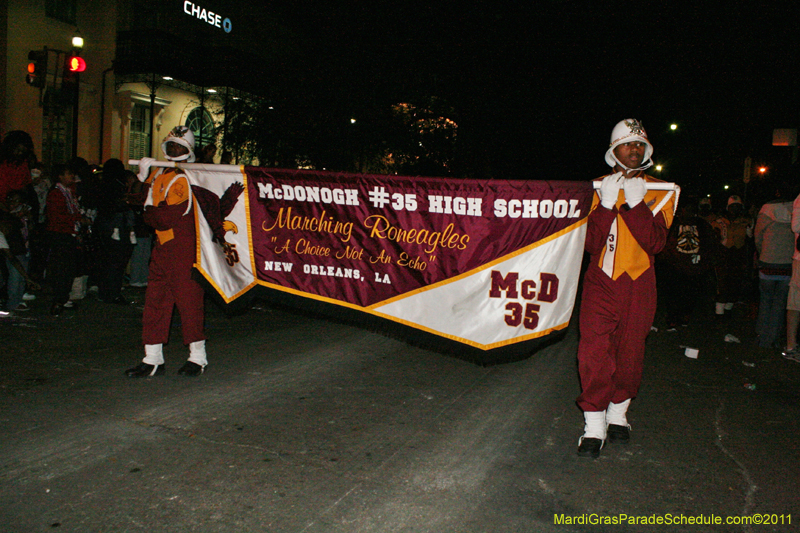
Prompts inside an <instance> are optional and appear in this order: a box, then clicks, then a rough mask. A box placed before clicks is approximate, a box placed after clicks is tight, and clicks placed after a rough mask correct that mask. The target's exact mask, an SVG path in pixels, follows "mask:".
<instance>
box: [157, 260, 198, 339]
mask: <svg viewBox="0 0 800 533" xmlns="http://www.w3.org/2000/svg"><path fill="white" fill-rule="evenodd" d="M156 252H157V250H154V254H155V253H156ZM166 259H168V257H161V258H159V257H157V256H154V257H153V259H152V261H150V274H149V276H148V278H147V291H146V292H145V301H144V314H143V316H142V340H143V341H144V343H145V344H166V342H167V341H168V340H169V328H170V323H171V321H172V311H173V309H174V308H175V307H176V306H177V308H178V312H179V313H180V316H181V331H182V333H183V343H184V344H190V343H192V342H196V341H202V340H205V338H206V337H205V334H204V333H203V318H204V309H203V288H202V287H201V286H200V284H199V283H197V282H196V281H194V280H193V279H192V266H191V263H188V264H186V263H185V262H184V264H177V265H176V264H175V263H174V262H168V261H166ZM165 263H166V264H165Z"/></svg>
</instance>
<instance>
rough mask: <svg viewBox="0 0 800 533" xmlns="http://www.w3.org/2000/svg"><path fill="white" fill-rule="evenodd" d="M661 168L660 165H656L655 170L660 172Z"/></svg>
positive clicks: (662, 168)
mask: <svg viewBox="0 0 800 533" xmlns="http://www.w3.org/2000/svg"><path fill="white" fill-rule="evenodd" d="M662 170H664V167H663V166H662V165H656V172H661V171H662Z"/></svg>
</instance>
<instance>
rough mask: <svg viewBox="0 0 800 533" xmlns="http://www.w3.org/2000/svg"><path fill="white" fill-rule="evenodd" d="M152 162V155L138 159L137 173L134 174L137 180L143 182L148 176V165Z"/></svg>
mask: <svg viewBox="0 0 800 533" xmlns="http://www.w3.org/2000/svg"><path fill="white" fill-rule="evenodd" d="M154 162H155V159H153V158H152V157H143V158H141V159H140V160H139V173H138V174H137V175H136V177H137V178H139V181H141V182H142V183H144V181H145V180H146V179H147V178H148V176H150V167H151V166H152V164H153V163H154Z"/></svg>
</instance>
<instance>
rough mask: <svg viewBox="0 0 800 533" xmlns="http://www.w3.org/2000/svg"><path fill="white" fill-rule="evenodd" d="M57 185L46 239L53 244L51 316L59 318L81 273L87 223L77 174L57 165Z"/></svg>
mask: <svg viewBox="0 0 800 533" xmlns="http://www.w3.org/2000/svg"><path fill="white" fill-rule="evenodd" d="M53 176H55V177H56V180H57V183H56V185H55V187H53V188H52V189H51V190H50V192H49V193H48V195H47V207H46V211H45V212H46V214H47V225H46V226H45V229H46V231H47V238H48V242H49V244H50V254H49V260H48V262H47V278H48V280H49V282H50V285H51V286H52V289H53V306H52V307H51V308H50V314H52V315H59V314H61V312H62V311H63V310H64V304H66V303H67V302H68V301H69V293H70V290H71V289H72V280H73V279H74V278H75V275H76V272H77V270H78V244H79V243H78V234H79V232H80V228H81V224H82V223H85V222H88V220H86V219H84V217H83V215H82V213H81V208H80V206H79V205H78V199H77V195H76V194H75V183H76V181H77V178H76V176H75V174H73V172H72V171H71V170H70V169H69V168H68V167H67V166H66V165H54V166H53Z"/></svg>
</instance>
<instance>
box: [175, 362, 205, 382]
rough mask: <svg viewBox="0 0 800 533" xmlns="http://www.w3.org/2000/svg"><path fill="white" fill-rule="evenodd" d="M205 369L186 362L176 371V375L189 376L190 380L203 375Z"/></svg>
mask: <svg viewBox="0 0 800 533" xmlns="http://www.w3.org/2000/svg"><path fill="white" fill-rule="evenodd" d="M205 368H206V367H204V366H200V365H198V364H197V363H193V362H191V361H186V362H185V363H184V364H183V366H182V367H180V368H179V369H178V374H180V375H181V376H189V377H190V378H193V377H196V376H199V375H200V374H202V373H203V370H205Z"/></svg>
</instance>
